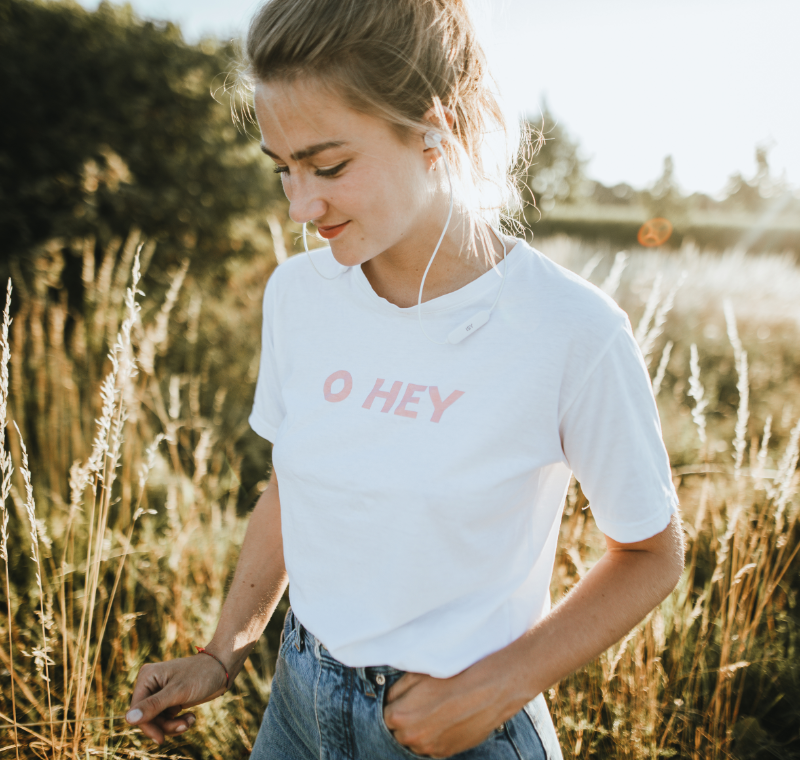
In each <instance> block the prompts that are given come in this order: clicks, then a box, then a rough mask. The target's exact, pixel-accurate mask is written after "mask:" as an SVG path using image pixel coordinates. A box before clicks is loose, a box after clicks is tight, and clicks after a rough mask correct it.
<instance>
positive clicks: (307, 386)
mask: <svg viewBox="0 0 800 760" xmlns="http://www.w3.org/2000/svg"><path fill="white" fill-rule="evenodd" d="M247 56H248V63H249V72H250V75H251V77H252V81H253V86H254V105H255V113H256V117H257V119H258V124H259V127H260V129H261V135H262V146H261V147H262V150H263V151H264V153H265V154H267V155H268V156H269V157H270V158H272V159H273V160H274V162H275V171H278V172H280V173H281V179H282V181H283V187H284V190H285V192H286V196H287V198H288V199H289V203H290V207H289V214H290V216H291V218H292V219H293V220H294V221H295V222H297V223H302V224H304V225H305V224H308V223H311V224H314V225H315V227H316V229H317V230H318V233H319V235H320V236H321V237H323V238H325V239H327V240H328V241H329V244H330V247H326V248H318V249H316V250H313V251H312V252H310V253H308V254H303V255H298V256H295V257H292V258H291V259H290V260H289V261H288V262H286V263H285V264H283V265H282V266H280V267H279V268H278V270H277V271H276V272H275V273H274V274H273V276H272V277H271V279H270V281H269V284H268V285H267V288H266V291H265V296H264V312H263V335H262V354H261V365H260V372H259V377H258V384H257V388H256V395H255V403H254V406H253V411H252V414H251V417H250V422H251V425H252V426H253V428H254V430H255V431H256V432H257V433H259V434H261V435H262V436H264V437H265V438H267V439H269V440H270V441H272V442H273V444H274V448H273V466H274V471H273V474H272V478H271V481H270V484H269V486H268V487H267V489H266V490H265V491H264V493H263V494H262V495H261V498H260V499H259V500H258V503H257V504H256V507H255V510H254V512H253V515H252V517H251V519H250V524H249V526H248V530H247V534H246V536H245V539H244V543H243V546H242V550H241V555H240V558H239V561H238V565H237V568H236V573H235V576H234V580H233V583H232V586H231V589H230V592H229V594H228V597H227V600H226V602H225V605H224V607H223V610H222V613H221V616H220V620H219V624H218V626H217V629H216V633H215V635H214V637H213V639H212V640H211V642H209V644H208V645H207V647H206V648H205V651H204V652H199V653H197V654H195V655H193V656H191V657H186V658H182V659H178V660H172V661H169V662H163V663H155V664H149V665H145V666H144V667H143V668H142V669H141V671H140V673H139V676H138V680H137V683H136V686H135V689H134V692H133V697H132V703H131V711H130V712H129V713H128V720H129V722H130V723H132V724H135V725H138V726H139V727H140V728H141V729H142V731H143V732H144V733H145V734H146V735H147V736H149V737H150V738H152V739H153V740H154V741H156V742H157V743H159V744H160V743H162V742H163V741H164V740H165V737H167V736H168V735H174V734H177V733H180V732H181V731H184V730H186V729H187V728H188V727H189V726H191V725H192V724H193V723H194V721H195V716H194V715H193V714H192V713H189V712H187V713H183V714H179V712H180V711H181V710H182V709H184V708H186V707H190V706H192V705H197V704H200V703H203V702H207V701H209V700H211V699H214V698H215V697H217V696H219V695H220V694H222V693H223V692H224V691H225V690H226V689H227V688H228V687H229V685H230V682H231V681H232V680H233V679H234V678H235V677H236V674H237V673H238V672H239V670H240V669H241V667H242V665H243V662H244V661H245V659H246V658H247V656H248V653H249V652H250V651H251V649H252V647H253V646H254V644H255V642H256V641H257V639H258V638H259V636H260V635H261V634H262V632H263V630H264V627H265V626H266V624H267V622H268V621H269V619H270V617H271V615H272V614H273V611H274V610H275V608H276V605H277V604H278V601H279V599H280V598H281V595H282V594H283V592H284V590H285V588H286V584H287V581H288V582H289V589H290V594H289V596H290V602H291V610H290V612H289V614H288V615H287V617H286V620H285V623H284V636H283V639H282V645H281V648H280V652H279V655H278V662H277V669H276V673H275V677H274V680H273V685H272V693H271V697H270V702H269V706H268V708H267V710H266V712H265V715H264V720H263V723H262V726H261V729H260V731H259V734H258V737H257V740H256V743H255V747H254V750H253V754H252V757H253V758H255V759H256V760H264V759H265V758H270V759H271V758H275V759H276V760H277V759H278V758H280V759H281V760H295V759H296V760H301V759H304V758H308V759H309V760H310V759H311V758H336V759H338V758H364V759H367V758H369V759H372V758H380V759H386V758H389V759H391V758H408V757H434V758H444V757H450V756H452V755H457V756H458V757H459V758H464V760H466V759H467V758H470V759H472V760H491V759H494V758H509V759H512V758H526V759H534V758H535V759H537V760H538V759H540V758H560V757H561V752H560V749H559V747H558V742H557V738H556V733H555V730H554V727H553V724H552V722H551V720H550V717H549V714H548V711H547V707H546V705H545V702H544V698H543V696H542V692H543V691H544V690H545V689H547V688H548V687H549V686H551V685H552V684H554V683H555V682H557V681H558V680H559V679H560V678H563V677H564V676H566V675H567V674H569V673H570V672H572V671H573V670H575V669H576V668H578V667H580V666H582V665H583V664H585V663H586V662H588V661H589V660H591V659H592V658H594V657H596V656H597V655H598V654H599V653H600V652H602V651H603V650H604V649H606V648H607V647H608V646H610V645H611V644H613V643H614V642H615V641H617V640H618V639H620V638H621V637H622V636H623V635H624V634H625V633H626V632H627V631H628V630H630V629H631V628H632V627H633V626H634V625H635V624H636V623H638V622H639V621H640V620H641V619H642V618H643V617H644V616H645V615H646V614H647V613H648V612H649V611H650V610H651V609H652V608H653V607H654V606H655V605H657V604H658V603H659V602H660V601H661V600H662V599H663V598H664V597H665V596H666V595H667V594H668V593H669V592H670V591H671V590H672V589H673V587H674V586H675V584H676V583H677V581H678V578H679V576H680V574H681V569H682V561H683V548H682V541H681V531H680V526H679V521H678V517H677V498H676V494H675V491H674V488H673V486H672V480H671V476H670V468H669V462H668V458H667V454H666V451H665V448H664V445H663V442H662V440H661V429H660V424H659V419H658V413H657V409H656V405H655V402H654V399H653V395H652V391H651V388H650V382H649V377H648V375H647V370H646V367H645V365H644V362H643V360H642V357H641V353H640V352H639V349H638V347H637V345H636V342H635V340H634V338H633V335H632V333H631V329H630V324H629V322H628V319H627V317H626V315H625V314H624V312H622V311H621V310H620V309H619V308H618V307H617V306H616V304H615V303H614V302H613V301H612V300H611V299H609V298H607V297H606V296H605V295H603V294H602V293H601V292H600V291H599V290H598V289H597V288H595V287H593V286H592V285H590V284H588V283H586V282H584V281H583V280H581V279H580V278H579V277H576V276H574V275H573V274H571V273H569V272H568V271H566V270H564V269H562V268H560V267H559V266H557V265H555V264H553V263H552V262H550V261H549V260H548V259H546V258H545V257H544V256H543V255H542V254H540V253H539V252H538V251H536V250H534V249H533V248H531V247H530V246H529V245H528V244H527V243H526V242H525V240H524V239H521V238H520V239H517V238H514V237H510V236H508V235H506V234H503V233H502V232H500V231H499V230H498V229H497V226H498V222H499V214H500V211H501V210H502V209H503V208H504V207H505V208H509V207H510V201H513V200H514V196H513V182H511V181H510V179H509V178H508V171H509V169H510V165H511V163H512V161H513V159H514V157H515V155H516V153H517V150H516V149H517V148H518V140H517V142H516V143H515V140H514V139H511V138H509V139H508V140H507V146H506V147H507V150H506V152H505V153H502V151H501V152H500V153H499V154H498V153H496V154H495V155H496V156H497V155H500V160H495V161H494V162H492V160H491V156H490V154H489V151H488V149H487V146H488V145H489V144H490V141H489V139H488V138H490V137H492V136H493V134H494V136H497V135H499V136H500V137H501V138H502V137H503V136H506V137H507V136H508V132H510V131H511V130H508V129H506V124H505V122H504V120H503V116H502V112H501V110H500V109H499V107H498V105H497V102H496V101H495V99H494V97H493V95H492V93H491V90H490V89H489V87H488V83H487V72H486V68H485V62H484V58H483V54H482V52H481V49H480V47H479V45H478V43H477V42H476V39H475V32H474V29H473V27H472V25H471V22H470V19H469V16H468V13H467V10H466V8H465V7H464V4H463V3H462V2H459V1H457V0H272V1H271V2H268V3H267V4H266V5H265V6H264V7H262V8H261V10H260V11H259V12H258V14H257V15H256V17H255V19H254V20H253V22H252V25H251V28H250V32H249V37H248V41H247ZM495 127H496V128H499V131H495V132H494V133H492V129H493V128H495ZM504 204H505V206H504ZM304 232H305V228H304ZM304 239H305V237H304ZM571 472H574V473H575V475H576V477H577V479H578V480H579V481H580V484H581V487H582V489H583V491H584V493H585V494H586V495H587V496H588V498H589V500H590V503H591V508H592V514H593V516H594V518H595V520H596V522H597V525H598V526H599V528H600V529H601V530H602V532H603V533H604V534H605V536H606V542H607V547H608V548H607V552H606V553H605V555H604V556H603V557H602V558H601V559H600V561H599V562H597V563H596V565H595V566H594V567H593V568H592V569H591V570H590V571H589V572H588V573H587V574H586V576H585V577H584V578H583V579H582V580H581V581H580V582H579V583H578V584H577V586H576V587H575V588H574V590H573V591H572V592H571V593H570V594H569V595H568V596H567V597H566V598H565V599H564V600H563V601H562V602H561V603H560V604H559V605H558V606H557V607H556V608H555V609H553V610H550V600H549V593H548V587H549V581H550V576H551V572H552V566H553V560H554V556H555V551H556V542H557V537H558V526H559V519H560V516H561V509H562V507H563V502H564V497H565V493H566V489H567V486H568V483H569V479H570V475H571ZM204 655H209V656H204ZM212 657H213V658H214V659H215V660H217V662H212V660H211V658H212Z"/></svg>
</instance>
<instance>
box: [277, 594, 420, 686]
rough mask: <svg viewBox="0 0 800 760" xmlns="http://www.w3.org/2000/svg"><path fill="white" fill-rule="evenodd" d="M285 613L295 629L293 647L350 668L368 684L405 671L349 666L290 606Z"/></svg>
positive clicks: (333, 663)
mask: <svg viewBox="0 0 800 760" xmlns="http://www.w3.org/2000/svg"><path fill="white" fill-rule="evenodd" d="M287 615H288V616H289V622H290V626H291V629H292V630H295V631H297V636H296V638H295V641H296V644H295V647H296V648H297V649H298V650H300V651H302V650H303V648H305V647H308V648H309V651H310V652H313V653H314V656H315V657H316V658H317V659H318V660H324V661H325V662H326V663H328V665H333V666H335V667H339V668H342V669H343V670H352V671H353V672H354V673H355V674H356V675H357V676H358V677H359V678H360V679H361V680H362V681H364V682H365V683H366V684H368V685H370V686H372V685H374V684H375V683H378V684H383V683H384V682H385V680H386V679H387V678H392V680H396V679H395V678H394V677H395V676H397V677H399V676H401V675H403V673H405V671H404V670H398V669H397V668H394V667H392V666H391V665H370V666H366V667H355V668H351V667H350V666H349V665H345V664H344V663H343V662H340V661H339V660H337V659H336V658H335V657H334V656H333V655H332V654H331V653H330V650H328V649H327V648H326V647H325V645H324V644H323V643H322V642H321V641H320V640H319V639H318V638H317V637H316V636H315V635H314V634H313V633H311V631H309V630H308V628H306V627H305V626H304V625H303V624H302V623H301V622H300V620H299V618H298V617H297V615H295V614H294V610H292V608H291V607H289V611H288V612H287ZM378 676H382V678H377V677H378Z"/></svg>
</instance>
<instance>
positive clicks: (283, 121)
mask: <svg viewBox="0 0 800 760" xmlns="http://www.w3.org/2000/svg"><path fill="white" fill-rule="evenodd" d="M253 104H254V107H255V113H256V119H257V120H258V125H259V128H260V129H261V137H262V145H263V146H264V147H265V148H267V150H268V151H269V153H272V154H274V155H277V156H279V157H280V158H281V159H282V160H284V161H285V160H286V159H287V158H289V157H290V156H291V155H292V154H294V153H297V152H299V151H302V150H303V149H304V148H307V147H308V146H311V145H317V144H320V143H328V142H339V143H345V144H347V146H348V147H351V148H354V149H356V150H364V151H366V152H373V151H375V150H376V149H384V150H391V149H396V148H397V146H398V145H401V143H400V142H399V140H398V138H397V136H396V134H395V132H394V130H392V129H391V128H390V126H389V125H388V124H387V123H386V122H385V121H383V120H382V119H378V118H376V117H374V116H370V115H368V114H364V113H361V112H359V111H356V110H355V109H353V108H351V107H350V106H348V105H347V104H346V103H345V102H344V100H343V99H342V98H341V96H340V95H339V94H338V93H337V92H336V91H334V90H333V89H332V88H331V87H329V86H326V85H325V84H324V83H322V82H320V81H319V80H308V79H299V80H295V81H291V82H287V81H282V80H281V81H270V82H259V83H258V84H256V87H255V91H254V98H253Z"/></svg>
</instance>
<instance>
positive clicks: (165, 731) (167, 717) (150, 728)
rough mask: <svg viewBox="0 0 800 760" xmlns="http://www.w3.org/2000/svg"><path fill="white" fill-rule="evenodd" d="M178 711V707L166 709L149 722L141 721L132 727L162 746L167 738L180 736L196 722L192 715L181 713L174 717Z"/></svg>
mask: <svg viewBox="0 0 800 760" xmlns="http://www.w3.org/2000/svg"><path fill="white" fill-rule="evenodd" d="M179 711H180V706H178V707H176V708H172V709H168V710H165V711H164V712H163V713H161V714H160V715H156V716H155V717H153V718H152V719H151V720H149V721H142V722H140V723H135V724H134V725H135V726H136V727H137V728H138V729H140V730H141V732H142V733H143V734H144V735H145V736H147V737H148V738H150V739H152V740H153V741H154V742H155V743H156V744H163V743H164V741H165V740H166V737H167V736H174V735H176V734H182V733H183V732H184V731H186V730H188V729H190V728H191V727H192V726H193V725H194V724H195V723H196V722H197V716H196V715H195V714H194V713H183V715H177V716H176V713H178V712H179Z"/></svg>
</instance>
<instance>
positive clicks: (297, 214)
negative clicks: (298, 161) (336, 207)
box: [283, 176, 328, 224]
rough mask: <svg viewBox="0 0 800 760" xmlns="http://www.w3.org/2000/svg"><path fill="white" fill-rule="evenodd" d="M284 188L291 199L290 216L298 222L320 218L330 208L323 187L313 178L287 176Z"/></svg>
mask: <svg viewBox="0 0 800 760" xmlns="http://www.w3.org/2000/svg"><path fill="white" fill-rule="evenodd" d="M283 190H284V192H285V193H286V197H287V198H288V199H289V218H290V219H291V220H292V221H293V222H296V223H297V224H303V223H305V222H312V221H313V220H314V219H319V218H321V217H323V216H324V215H325V212H326V211H327V210H328V203H327V201H326V200H325V199H324V197H323V192H322V188H321V187H320V184H319V183H318V182H315V181H314V179H313V178H307V177H302V176H293V177H291V178H286V180H285V181H284V184H283Z"/></svg>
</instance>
